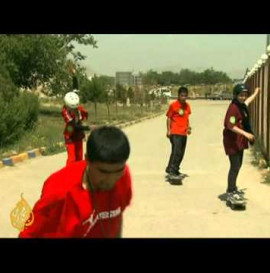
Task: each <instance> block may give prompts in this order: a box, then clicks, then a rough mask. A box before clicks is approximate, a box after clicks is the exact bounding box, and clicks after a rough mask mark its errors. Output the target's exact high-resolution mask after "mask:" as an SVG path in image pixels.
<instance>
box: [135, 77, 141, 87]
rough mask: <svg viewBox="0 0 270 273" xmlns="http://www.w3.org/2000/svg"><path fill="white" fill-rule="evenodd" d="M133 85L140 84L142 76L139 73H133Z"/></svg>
mask: <svg viewBox="0 0 270 273" xmlns="http://www.w3.org/2000/svg"><path fill="white" fill-rule="evenodd" d="M134 85H135V86H140V85H142V77H141V76H139V75H134Z"/></svg>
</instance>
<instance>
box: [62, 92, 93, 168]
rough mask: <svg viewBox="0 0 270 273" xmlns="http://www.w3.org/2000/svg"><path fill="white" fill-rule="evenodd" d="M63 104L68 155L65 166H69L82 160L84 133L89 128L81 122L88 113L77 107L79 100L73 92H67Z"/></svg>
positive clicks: (79, 106)
mask: <svg viewBox="0 0 270 273" xmlns="http://www.w3.org/2000/svg"><path fill="white" fill-rule="evenodd" d="M64 102H65V105H64V106H63V108H62V116H63V119H64V121H65V123H66V125H65V129H64V137H65V144H66V148H67V153H68V158H67V165H69V164H70V163H73V162H75V161H79V160H82V159H83V139H84V138H85V133H84V131H88V130H90V127H89V126H84V125H82V121H83V120H86V119H87V118H88V113H87V111H86V110H85V109H84V108H83V107H82V106H81V105H79V103H80V99H79V96H78V95H77V94H76V93H75V92H68V93H67V94H66V95H65V97H64Z"/></svg>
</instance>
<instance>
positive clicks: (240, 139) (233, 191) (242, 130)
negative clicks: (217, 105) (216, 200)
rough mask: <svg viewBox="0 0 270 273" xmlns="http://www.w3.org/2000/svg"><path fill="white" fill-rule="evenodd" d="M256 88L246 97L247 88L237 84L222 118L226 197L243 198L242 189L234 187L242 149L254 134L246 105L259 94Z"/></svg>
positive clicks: (246, 146) (252, 138)
mask: <svg viewBox="0 0 270 273" xmlns="http://www.w3.org/2000/svg"><path fill="white" fill-rule="evenodd" d="M259 92H260V88H256V89H255V92H254V94H253V95H252V96H250V97H249V98H248V88H247V87H246V86H245V85H244V84H237V85H235V87H234V89H233V96H234V98H233V100H232V102H231V104H230V105H229V108H228V110H227V113H226V116H225V120H224V127H225V128H224V130H223V145H224V149H225V153H226V155H228V156H229V160H230V170H229V174H228V187H227V193H228V196H227V198H228V199H237V200H240V199H243V191H239V190H238V189H237V187H236V179H237V176H238V173H239V170H240V168H241V166H242V162H243V154H244V149H248V143H250V144H251V145H252V144H253V143H254V134H253V132H252V129H251V125H250V119H249V111H248V105H249V104H250V103H251V102H252V101H253V100H254V99H255V98H256V96H257V95H258V94H259Z"/></svg>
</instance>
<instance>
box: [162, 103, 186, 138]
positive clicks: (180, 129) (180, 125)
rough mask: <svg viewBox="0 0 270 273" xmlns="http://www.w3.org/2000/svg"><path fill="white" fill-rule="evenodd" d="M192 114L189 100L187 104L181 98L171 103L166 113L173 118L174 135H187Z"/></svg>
mask: <svg viewBox="0 0 270 273" xmlns="http://www.w3.org/2000/svg"><path fill="white" fill-rule="evenodd" d="M190 114H191V109H190V105H189V104H188V103H187V102H186V104H185V105H183V104H182V103H181V102H180V101H179V100H177V101H175V102H173V103H171V105H170V107H169V109H168V111H167V114H166V115H167V117H168V118H170V119H171V134H172V135H184V136H186V135H187V129H188V125H189V115H190Z"/></svg>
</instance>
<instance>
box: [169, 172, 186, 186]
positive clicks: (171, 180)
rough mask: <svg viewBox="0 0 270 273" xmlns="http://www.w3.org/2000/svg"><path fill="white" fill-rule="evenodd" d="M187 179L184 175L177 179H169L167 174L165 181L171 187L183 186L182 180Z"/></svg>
mask: <svg viewBox="0 0 270 273" xmlns="http://www.w3.org/2000/svg"><path fill="white" fill-rule="evenodd" d="M185 177H187V175H186V174H183V175H181V176H180V177H179V178H170V177H169V175H168V174H166V176H165V179H166V181H167V182H169V183H170V184H171V185H183V182H182V181H183V179H184V178H185Z"/></svg>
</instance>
